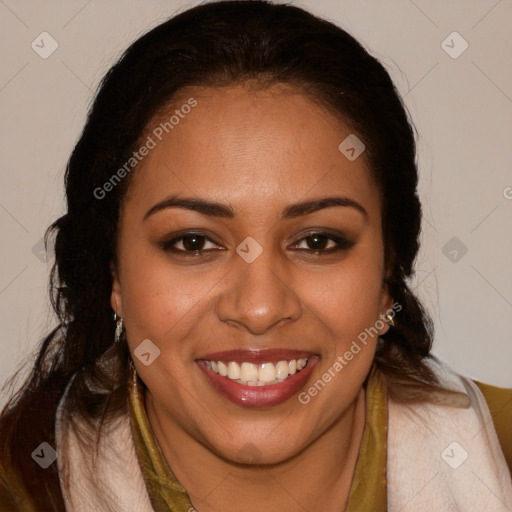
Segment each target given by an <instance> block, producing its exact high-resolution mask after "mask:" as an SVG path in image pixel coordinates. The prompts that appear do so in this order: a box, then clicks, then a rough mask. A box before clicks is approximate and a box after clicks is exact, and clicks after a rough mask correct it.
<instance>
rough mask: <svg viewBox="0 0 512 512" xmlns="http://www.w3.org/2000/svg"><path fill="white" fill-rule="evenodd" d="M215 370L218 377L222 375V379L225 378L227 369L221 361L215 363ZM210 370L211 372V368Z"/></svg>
mask: <svg viewBox="0 0 512 512" xmlns="http://www.w3.org/2000/svg"><path fill="white" fill-rule="evenodd" d="M217 369H218V370H219V375H222V376H223V377H227V375H228V367H227V366H226V365H225V364H224V363H223V362H222V361H219V362H218V363H217ZM212 370H213V368H212ZM214 371H215V370H214Z"/></svg>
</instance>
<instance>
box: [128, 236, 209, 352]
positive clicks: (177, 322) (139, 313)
mask: <svg viewBox="0 0 512 512" xmlns="http://www.w3.org/2000/svg"><path fill="white" fill-rule="evenodd" d="M131 247H133V249H131V250H129V251H126V252H125V253H124V254H123V256H124V259H123V260H122V269H123V277H124V280H123V282H122V294H123V296H122V300H123V312H124V314H125V316H126V322H125V325H126V329H127V332H128V333H129V341H130V346H131V348H132V350H133V348H134V346H135V345H136V343H137V341H138V340H141V341H142V340H143V339H145V338H149V339H151V340H152V341H154V343H155V344H157V345H163V344H164V342H165V340H166V339H169V338H170V337H176V336H178V337H181V336H183V335H184V332H186V331H187V330H188V329H190V328H191V326H192V324H193V322H192V319H193V317H194V311H195V310H197V308H198V307H199V308H200V307H201V305H202V304H203V301H205V300H208V291H209V289H211V287H212V286H211V282H210V279H209V277H208V274H206V273H204V272H203V273H200V272H197V271H194V270H192V267H189V268H187V267H186V266H183V267H179V266H176V265H172V264H171V263H170V262H169V259H168V257H167V256H166V254H165V253H163V252H159V251H158V250H156V249H153V248H149V249H148V248H144V247H140V246H139V247H137V245H136V244H133V245H132V246H131ZM178 333H179V334H178Z"/></svg>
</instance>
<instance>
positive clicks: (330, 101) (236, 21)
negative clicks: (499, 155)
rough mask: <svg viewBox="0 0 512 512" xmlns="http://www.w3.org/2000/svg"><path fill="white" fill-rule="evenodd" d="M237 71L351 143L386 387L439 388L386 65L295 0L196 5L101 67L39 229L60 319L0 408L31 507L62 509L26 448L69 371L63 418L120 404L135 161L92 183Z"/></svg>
mask: <svg viewBox="0 0 512 512" xmlns="http://www.w3.org/2000/svg"><path fill="white" fill-rule="evenodd" d="M248 80H251V81H253V80H255V81H256V82H257V83H259V84H261V86H262V87H267V86H270V85H272V84H276V83H286V84H290V85H292V86H295V87H296V88H298V89H299V90H301V91H302V92H303V93H304V94H306V95H308V96H309V97H310V98H312V99H314V100H315V101H318V102H319V103H321V104H322V105H324V106H325V107H327V108H328V109H329V111H330V112H331V113H332V114H333V115H335V116H337V117H338V118H339V119H340V120H342V121H343V122H344V123H345V124H346V125H347V126H349V127H350V129H351V131H352V132H353V133H356V134H357V136H358V137H359V138H360V139H361V140H362V141H363V142H364V144H365V146H366V151H365V154H364V156H365V158H366V159H367V162H368V165H369V168H370V170H371V173H372V175H373V178H374V180H375V182H376V183H377V185H378V189H379V191H380V196H381V199H382V231H383V237H384V245H385V268H386V269H388V272H387V275H386V276H385V281H384V282H385V284H386V285H387V286H388V290H389V293H390V294H391V296H392V297H393V299H394V301H395V302H398V303H399V304H400V305H401V306H402V310H401V311H400V313H399V314H398V315H397V316H396V318H395V321H396V325H395V326H394V327H391V328H390V329H389V331H388V332H387V333H386V334H385V335H383V336H382V339H383V342H382V343H379V344H378V348H377V351H376V355H375V363H376V365H377V366H378V368H379V369H380V370H381V371H382V372H383V374H384V375H385V377H386V381H387V382H388V386H389V389H390V392H392V393H394V394H395V395H396V396H398V397H402V398H403V399H405V398H406V399H418V398H419V397H425V396H429V395H431V394H432V392H443V388H442V386H441V385H440V383H439V382H438V381H437V380H436V377H435V375H434V373H433V372H432V370H431V369H430V368H429V366H428V364H427V362H428V361H427V359H430V358H433V356H432V355H431V354H430V350H431V345H432V337H433V326H432V321H431V319H430V318H429V316H428V314H427V312H426V310H425V309H424V308H423V307H422V305H421V303H420V302H419V300H418V299H417V298H416V297H415V295H414V294H413V293H412V291H411V290H410V288H409V287H408V285H407V280H408V278H410V277H411V276H412V274H413V263H414V260H415V258H416V255H417V252H418V249H419V233H420V227H421V205H420V202H419V199H418V195H417V190H416V187H417V182H418V173H417V167H416V147H415V133H414V132H413V125H412V123H411V122H410V121H409V118H408V115H407V112H406V110H405V107H404V105H403V103H402V101H401V99H400V97H399V94H398V92H397V90H396V89H395V87H394V85H393V83H392V81H391V79H390V77H389V75H388V73H387V71H386V70H385V68H384V67H383V66H382V65H381V64H380V63H379V61H378V60H376V59H375V58H374V57H372V56H371V55H370V54H369V53H368V52H367V51H366V50H365V49H364V48H363V46H362V45H361V44H360V43H358V42H357V41H356V40H355V39H354V38H353V37H352V36H350V35H349V34H347V33H346V32H345V31H344V30H342V29H341V28H339V27H338V26H336V25H334V24H332V23H330V22H328V21H325V20H322V19H320V18H318V17H315V16H313V15H312V14H310V13H308V12H306V11H304V10H302V9H300V8H298V7H294V6H291V5H283V4H272V3H270V2H267V1H261V0H255V1H225V2H213V3H207V4H202V5H199V6H197V7H194V8H192V9H189V10H186V11H184V12H182V13H180V14H179V15H176V16H174V17H172V18H170V19H169V20H167V21H165V22H164V23H162V24H160V25H159V26H157V27H156V28H154V29H152V30H150V31H149V32H147V33H146V34H145V35H143V36H142V37H140V38H139V39H138V40H136V41H135V42H134V43H133V44H132V45H131V46H130V47H129V48H128V49H127V50H126V51H125V52H124V54H123V55H122V56H121V58H120V59H119V61H118V62H117V63H116V64H115V65H114V66H113V67H112V68H111V69H110V70H109V71H108V72H107V74H106V75H105V77H104V78H103V80H102V82H101V84H100V87H99V89H98V92H97V94H96V97H95V100H94V102H93V104H92V106H91V108H90V110H89V113H88V118H87V122H86V125H85V127H84V130H83V132H82V134H81V136H80V138H79V140H78V142H77V144H76V146H75V148H74V150H73V152H72V154H71V157H70V160H69V163H68V165H67V170H66V176H65V186H66V198H67V212H66V213H65V214H64V215H63V216H62V217H60V218H58V219H57V220H56V221H55V222H54V223H53V224H52V225H51V226H50V227H49V228H48V230H47V232H46V235H45V241H46V243H47V244H49V243H50V238H53V236H54V244H55V246H54V250H55V264H54V266H53V268H52V271H51V276H50V286H49V288H50V298H51V302H52V306H53V308H54V310H55V313H56V315H57V316H58V320H59V325H58V326H57V327H56V328H55V329H54V330H52V331H51V332H50V333H49V334H48V335H47V336H46V337H45V338H44V339H43V340H42V342H41V345H40V348H39V352H38V356H37V359H36V361H35V364H34V366H33V369H32V371H31V373H30V374H29V376H28V378H27V380H26V381H25V383H24V384H23V386H21V387H20V389H19V390H18V391H17V393H16V394H15V395H14V396H13V397H12V398H11V399H10V401H9V402H8V403H7V405H6V407H5V408H4V410H3V412H2V416H1V417H0V436H1V459H0V463H1V465H2V466H4V468H9V471H11V472H12V474H13V475H16V476H17V479H18V482H19V486H20V489H24V490H25V492H28V493H29V494H30V496H32V499H33V503H34V507H35V508H34V510H46V509H47V508H48V507H49V506H50V507H52V509H53V510H63V508H64V505H63V501H62V496H61V492H60V486H59V476H58V473H57V469H56V464H53V465H52V466H51V467H50V468H48V469H47V470H45V471H41V470H40V469H39V467H38V466H36V465H35V464H34V462H33V461H32V460H31V456H30V454H31V452H32V451H33V449H34V448H35V447H36V446H38V445H39V444H40V443H41V442H42V441H47V442H49V443H50V444H53V443H54V441H55V435H54V428H55V413H56V409H57V406H58V403H59V401H60V399H61V398H62V396H63V392H64V390H65V389H66V387H67V385H68V384H69V383H70V382H71V379H72V378H73V385H72V386H70V389H69V392H68V400H67V404H68V407H67V410H68V411H69V413H70V414H71V415H72V416H75V417H81V418H84V419H86V420H87V421H89V422H90V424H91V425H92V424H96V425H97V423H96V422H97V421H98V420H102V419H105V418H107V417H113V416H114V415H115V414H118V413H120V412H122V411H125V410H126V407H127V392H126V385H125V382H126V380H127V378H128V364H129V358H130V354H129V351H128V348H127V345H126V343H120V344H116V345H113V340H114V328H115V325H114V322H113V319H112V315H113V311H112V309H111V306H110V294H111V289H112V275H111V272H110V270H109V264H110V262H112V261H114V262H115V261H116V241H117V226H118V219H119V211H120V206H121V205H122V201H123V198H124V197H125V194H126V192H127V191H128V190H129V186H130V182H131V178H132V176H133V175H134V174H135V173H136V172H137V170H136V169H135V170H134V171H133V172H132V173H131V174H130V175H128V176H127V178H125V179H124V180H122V181H121V182H120V183H119V184H118V185H117V186H116V187H114V188H113V190H112V191H111V192H110V193H109V195H108V197H107V198H106V199H103V200H100V199H97V198H96V197H95V195H94V190H95V189H97V187H100V186H102V184H104V183H105V182H106V181H108V180H109V178H110V177H111V176H112V174H113V173H114V172H115V171H116V170H117V169H119V168H120V167H121V166H122V165H123V164H124V163H125V162H126V161H127V160H128V159H129V158H130V157H131V156H132V153H133V151H134V150H136V149H137V148H138V145H139V144H140V141H141V140H142V137H143V136H144V134H145V133H147V130H148V127H149V126H150V125H151V123H152V122H154V120H155V119H158V118H159V116H161V115H162V113H163V112H165V109H166V108H168V106H169V104H170V102H172V101H173V99H174V98H176V95H177V94H179V92H180V91H181V90H182V88H184V87H186V86H194V85H201V86H224V85H231V84H237V83H244V82H246V81H248ZM101 361H103V362H105V361H107V362H110V363H111V364H99V363H100V362H101ZM11 382H12V381H11ZM34 425H37V428H34Z"/></svg>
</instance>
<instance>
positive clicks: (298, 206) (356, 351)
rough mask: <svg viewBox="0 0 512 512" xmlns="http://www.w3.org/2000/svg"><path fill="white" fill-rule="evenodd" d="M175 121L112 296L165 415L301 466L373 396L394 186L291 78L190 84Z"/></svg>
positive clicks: (159, 147) (240, 454) (138, 197)
mask: <svg viewBox="0 0 512 512" xmlns="http://www.w3.org/2000/svg"><path fill="white" fill-rule="evenodd" d="M195 102H197V103H195ZM185 104H188V105H195V106H193V107H192V108H186V107H185V108H181V107H182V106H183V105H185ZM174 109H177V110H179V112H176V113H175V111H174ZM173 114H175V119H173V121H172V124H171V123H169V124H168V125H166V128H167V131H166V129H165V128H164V129H162V126H163V125H159V122H160V120H158V121H156V122H155V123H154V126H153V125H152V126H151V127H150V129H149V131H148V133H147V134H146V135H148V136H149V137H150V138H151V139H152V141H153V142H154V144H153V143H151V142H149V139H146V136H145V137H144V139H143V140H144V144H147V147H150V146H151V148H150V149H149V151H148V154H147V155H146V156H144V157H143V158H142V160H141V162H140V164H139V166H138V167H137V169H136V170H135V171H133V172H134V173H136V174H135V175H134V176H133V181H132V183H131V184H130V189H129V194H128V196H127V198H126V202H125V203H124V205H123V208H122V211H121V219H120V225H119V244H118V262H119V266H118V268H116V269H114V268H113V271H114V286H113V292H112V307H113V308H115V310H116V311H117V312H118V313H120V314H122V315H123V316H124V325H125V329H126V333H127V339H128V344H129V347H130V350H131V352H132V354H133V359H134V362H135V366H136V368H137V372H138V373H139V375H140V377H141V379H142V380H143V381H144V382H145V384H146V386H147V388H148V392H149V399H150V401H151V404H152V407H153V408H154V410H155V411H156V412H157V414H158V415H159V417H160V418H161V419H162V421H164V422H168V424H169V425H170V424H172V425H173V428H174V429H175V430H176V429H177V430H179V432H180V433H182V434H183V435H185V436H186V437H187V438H188V439H191V440H194V441H197V442H199V443H201V444H202V445H203V446H206V447H208V448H209V449H210V450H212V451H213V452H214V453H216V454H218V455H220V456H222V457H224V458H227V459H229V460H233V461H238V462H244V461H246V460H247V453H246V452H247V447H250V449H251V450H252V451H253V452H254V453H257V454H258V458H259V460H260V461H261V462H279V461H282V460H286V459H288V458H290V457H292V456H293V455H295V454H297V453H299V452H300V451H301V450H303V449H304V448H305V447H306V446H308V445H309V444H311V443H312V442H313V441H314V440H315V439H317V438H318V437H319V436H321V435H322V433H324V432H326V431H327V429H329V428H330V427H332V426H333V425H334V424H335V423H336V422H337V421H339V420H340V418H341V417H342V416H343V414H344V413H345V412H346V410H347V409H348V408H349V406H350V404H352V403H353V402H354V400H355V398H356V397H357V395H358V393H359V392H360V389H361V386H362V383H363V381H364V380H365V378H366V376H367V374H368V371H369V369H370V366H371V363H372V360H373V356H374V351H375V345H376V340H377V336H376V335H375V330H373V331H370V332H371V334H370V335H369V336H367V339H366V343H362V342H361V341H360V339H361V338H359V340H358V336H359V335H360V334H361V333H363V332H364V331H365V329H368V328H370V327H373V326H375V325H376V323H377V326H378V327H380V329H378V330H379V333H380V334H383V333H384V332H385V331H386V330H387V325H386V324H384V326H383V322H382V315H383V314H385V312H386V310H389V308H390V307H391V304H392V300H391V298H390V297H389V296H388V294H387V292H386V290H385V289H384V288H383V276H384V269H383V257H384V252H383V242H382V233H381V211H380V208H381V206H380V201H379V194H378V190H377V188H376V186H375V185H374V183H373V182H372V180H371V178H370V174H369V171H368V169H367V167H366V165H367V164H366V160H365V154H364V152H363V153H362V154H361V155H360V156H359V157H357V158H355V159H354V156H357V150H360V147H359V146H358V147H355V151H351V149H350V147H352V145H351V144H350V141H351V140H353V139H348V141H347V142H346V143H345V145H344V146H342V150H343V152H342V150H340V149H339V146H340V144H341V143H342V142H343V141H344V140H345V139H346V138H347V137H348V136H350V135H351V132H350V130H349V129H348V128H346V127H344V126H343V125H342V124H341V123H339V122H338V121H337V120H336V118H335V117H334V116H333V115H332V114H331V113H330V112H329V111H328V110H325V109H324V108H322V107H320V106H319V105H318V104H316V103H314V102H312V101H311V100H310V99H308V97H307V96H305V95H304V94H302V93H300V92H299V91H297V90H296V89H293V88H291V87H290V86H285V85H282V84H281V85H276V86H273V87H272V88H270V89H267V90H258V91H254V90H249V89H248V88H247V87H244V86H230V87H224V88H198V87H195V88H190V89H188V90H187V92H186V93H185V92H183V91H182V94H181V95H180V98H179V100H178V99H176V101H175V102H174V107H173V109H172V111H169V114H168V115H167V116H164V119H163V122H164V123H165V121H168V120H169V119H170V117H171V115H173ZM176 115H178V117H179V121H178V122H176V119H177V117H176ZM171 127H172V128H171ZM167 132H168V133H167ZM160 139H161V140H160ZM153 145H154V147H152V146H153ZM346 155H347V156H349V157H350V158H347V156H346ZM335 197H336V198H343V199H342V200H338V201H337V202H336V201H334V200H332V201H330V202H329V201H328V202H325V203H324V204H323V205H322V203H318V202H319V201H320V200H325V199H327V198H335ZM171 198H173V200H174V202H175V201H182V205H181V207H180V206H176V205H174V206H173V204H172V203H173V201H168V203H167V204H166V203H165V201H166V200H169V199H171ZM185 199H186V200H187V202H184V201H185ZM105 200H108V199H105ZM314 205H317V206H314ZM320 233H321V235H320ZM183 237H184V238H183ZM367 332H368V331H367ZM354 343H355V344H354ZM304 360H307V364H306V366H305V367H304V368H303V369H302V370H300V371H299V369H298V368H300V367H301V366H302V365H303V364H304ZM219 361H220V364H219ZM268 363H272V365H270V364H268ZM297 365H298V368H297ZM215 370H216V371H215ZM226 372H228V374H227V375H223V374H225V373H226ZM276 379H279V380H278V381H276ZM283 379H284V380H283ZM241 381H243V382H241ZM269 382H273V383H271V384H269ZM315 383H316V386H315ZM315 390H316V392H315Z"/></svg>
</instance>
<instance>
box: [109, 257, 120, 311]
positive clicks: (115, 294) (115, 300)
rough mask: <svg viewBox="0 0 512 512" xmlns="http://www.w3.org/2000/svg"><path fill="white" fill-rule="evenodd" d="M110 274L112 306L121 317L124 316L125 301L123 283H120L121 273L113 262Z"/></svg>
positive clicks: (110, 265)
mask: <svg viewBox="0 0 512 512" xmlns="http://www.w3.org/2000/svg"><path fill="white" fill-rule="evenodd" d="M109 268H110V273H111V274H112V293H111V294H110V305H111V306H112V309H113V310H114V311H115V312H116V313H117V314H118V315H119V316H122V315H123V301H122V296H121V282H120V281H119V273H118V271H117V268H116V265H115V263H114V262H113V261H111V262H110V264H109Z"/></svg>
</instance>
